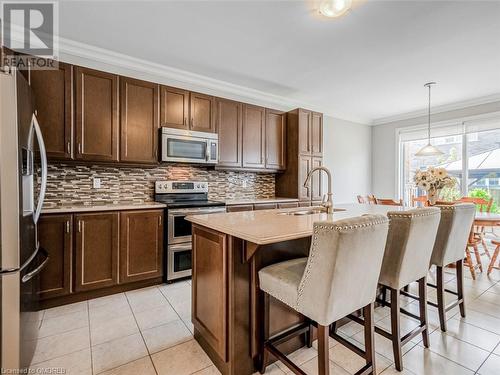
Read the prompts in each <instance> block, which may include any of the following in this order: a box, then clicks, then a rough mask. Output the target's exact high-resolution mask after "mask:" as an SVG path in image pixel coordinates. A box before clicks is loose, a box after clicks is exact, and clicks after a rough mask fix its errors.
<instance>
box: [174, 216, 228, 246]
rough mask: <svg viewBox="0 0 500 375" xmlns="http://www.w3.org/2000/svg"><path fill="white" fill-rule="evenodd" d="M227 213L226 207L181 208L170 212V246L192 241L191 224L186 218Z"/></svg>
mask: <svg viewBox="0 0 500 375" xmlns="http://www.w3.org/2000/svg"><path fill="white" fill-rule="evenodd" d="M225 211H226V207H224V206H219V207H196V208H180V209H177V210H175V209H174V210H168V215H167V225H168V244H169V245H173V244H177V243H183V242H189V241H191V233H192V232H191V222H190V221H187V220H186V216H188V215H202V214H211V213H216V212H225Z"/></svg>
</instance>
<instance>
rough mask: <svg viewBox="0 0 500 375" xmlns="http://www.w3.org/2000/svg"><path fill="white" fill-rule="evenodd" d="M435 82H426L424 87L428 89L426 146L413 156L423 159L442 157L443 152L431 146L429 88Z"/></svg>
mask: <svg viewBox="0 0 500 375" xmlns="http://www.w3.org/2000/svg"><path fill="white" fill-rule="evenodd" d="M435 84H436V82H428V83H426V84H425V85H424V87H427V88H428V89H429V111H428V114H427V145H426V146H424V147H422V148H421V149H420V150H419V151H418V152H417V153H416V154H415V156H418V157H425V156H439V155H443V154H444V152H443V151H441V150H440V149H439V148H437V147H436V146H433V145H431V86H432V85H435Z"/></svg>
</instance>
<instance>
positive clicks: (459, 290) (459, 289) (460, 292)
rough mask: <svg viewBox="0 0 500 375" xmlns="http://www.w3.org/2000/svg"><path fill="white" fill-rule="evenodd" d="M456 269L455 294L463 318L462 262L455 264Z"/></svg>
mask: <svg viewBox="0 0 500 375" xmlns="http://www.w3.org/2000/svg"><path fill="white" fill-rule="evenodd" d="M456 268H457V294H458V296H457V297H458V299H459V300H461V301H462V302H460V304H459V305H458V307H459V309H460V315H461V316H462V317H464V318H465V299H464V267H463V260H462V259H460V260H458V261H457V263H456Z"/></svg>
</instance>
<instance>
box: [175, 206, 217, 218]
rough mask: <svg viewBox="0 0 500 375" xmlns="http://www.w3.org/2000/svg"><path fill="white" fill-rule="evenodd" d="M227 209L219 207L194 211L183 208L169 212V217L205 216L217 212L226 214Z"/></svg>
mask: <svg viewBox="0 0 500 375" xmlns="http://www.w3.org/2000/svg"><path fill="white" fill-rule="evenodd" d="M225 211H226V207H224V206H222V207H217V208H199V209H196V210H193V209H192V208H181V209H179V210H168V215H169V216H188V215H204V214H211V213H217V212H225Z"/></svg>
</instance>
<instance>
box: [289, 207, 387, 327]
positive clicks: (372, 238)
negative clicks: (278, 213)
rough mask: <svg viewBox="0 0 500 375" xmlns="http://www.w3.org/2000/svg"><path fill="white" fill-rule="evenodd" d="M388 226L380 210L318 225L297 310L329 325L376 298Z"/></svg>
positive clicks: (300, 285) (299, 289)
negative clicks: (379, 212)
mask: <svg viewBox="0 0 500 375" xmlns="http://www.w3.org/2000/svg"><path fill="white" fill-rule="evenodd" d="M388 228H389V220H388V219H387V216H385V215H380V214H377V215H363V216H358V217H353V218H349V219H342V220H337V221H333V222H325V221H321V222H316V223H314V229H313V236H312V241H311V249H310V251H309V257H308V259H307V264H306V267H305V270H304V273H303V275H302V279H301V281H300V284H299V287H298V300H297V304H298V305H299V307H300V309H299V310H298V311H300V312H301V313H302V314H303V315H305V316H307V317H309V318H311V319H313V320H314V321H316V322H318V323H320V324H323V325H328V324H331V323H333V322H334V321H336V320H338V319H341V318H342V317H344V316H346V315H347V314H350V313H351V312H352V311H355V310H357V309H359V308H360V306H366V305H368V304H369V303H372V302H374V301H375V297H376V290H377V283H378V278H379V275H380V267H381V266H382V258H383V257H384V248H385V242H386V239H387V231H388ZM339 301H341V302H339Z"/></svg>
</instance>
